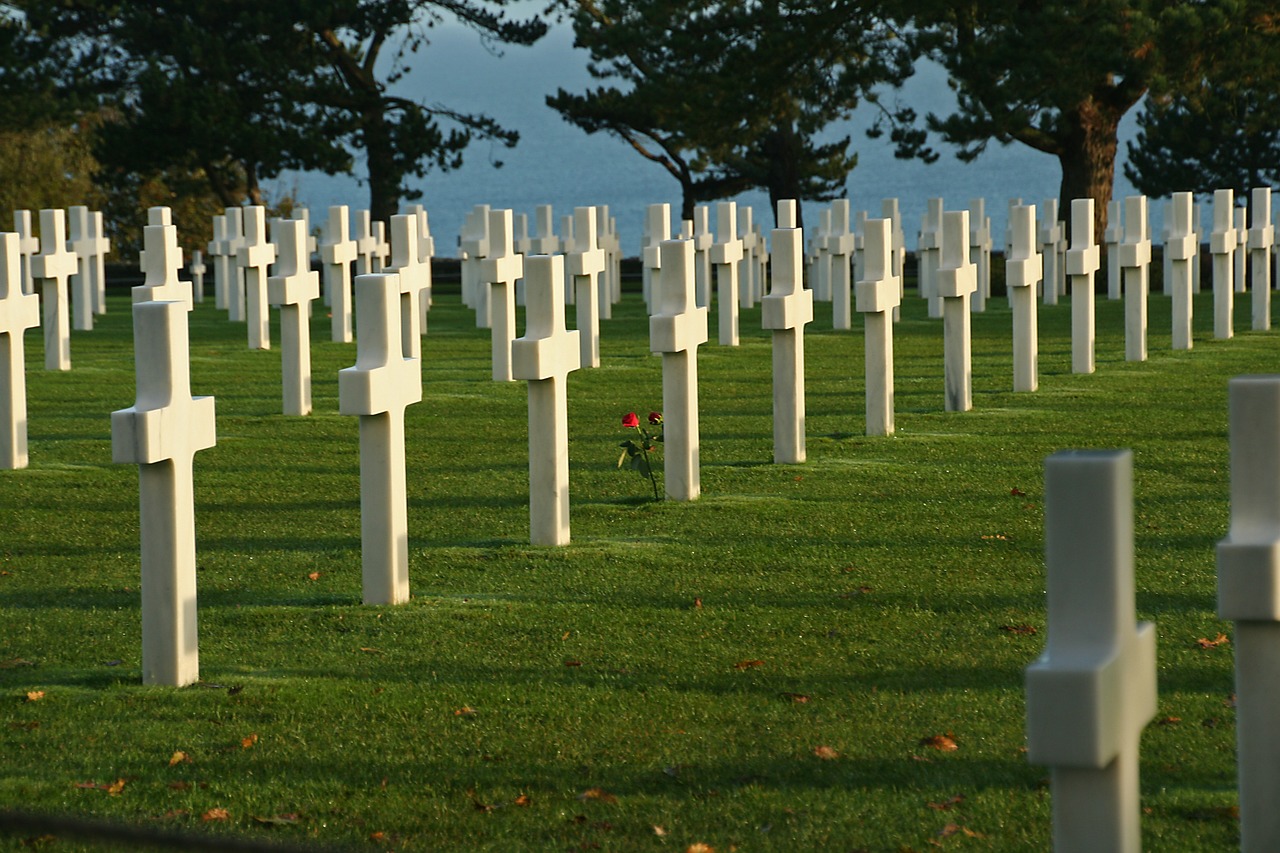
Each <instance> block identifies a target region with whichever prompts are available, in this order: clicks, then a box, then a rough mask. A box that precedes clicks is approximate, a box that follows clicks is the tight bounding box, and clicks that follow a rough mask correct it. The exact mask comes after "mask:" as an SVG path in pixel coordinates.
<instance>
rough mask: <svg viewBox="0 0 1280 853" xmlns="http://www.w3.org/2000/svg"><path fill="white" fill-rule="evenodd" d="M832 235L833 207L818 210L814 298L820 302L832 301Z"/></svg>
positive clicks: (814, 238) (814, 242)
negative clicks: (830, 242)
mask: <svg viewBox="0 0 1280 853" xmlns="http://www.w3.org/2000/svg"><path fill="white" fill-rule="evenodd" d="M830 236H831V208H829V207H824V208H822V209H821V210H819V211H818V228H817V231H816V232H815V233H814V235H813V247H814V260H813V283H812V285H811V286H812V287H813V298H814V300H816V301H818V302H830V301H831V252H830V251H829V250H828V249H827V240H828V238H830Z"/></svg>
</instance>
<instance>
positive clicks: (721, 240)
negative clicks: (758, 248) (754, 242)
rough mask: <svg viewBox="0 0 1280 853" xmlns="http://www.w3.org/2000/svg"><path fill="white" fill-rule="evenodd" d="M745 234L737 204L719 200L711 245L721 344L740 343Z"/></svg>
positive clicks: (733, 344)
mask: <svg viewBox="0 0 1280 853" xmlns="http://www.w3.org/2000/svg"><path fill="white" fill-rule="evenodd" d="M742 255H743V252H742V238H741V237H739V236H738V204H737V202H733V201H720V202H716V242H715V243H714V244H713V245H712V246H711V266H712V268H713V269H714V270H715V276H716V305H717V311H718V312H719V314H718V319H719V323H718V325H719V332H718V335H719V337H718V340H719V343H720V345H721V346H726V347H736V346H737V345H738V268H739V264H741V262H742Z"/></svg>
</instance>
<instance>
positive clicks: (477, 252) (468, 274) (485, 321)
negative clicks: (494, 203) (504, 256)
mask: <svg viewBox="0 0 1280 853" xmlns="http://www.w3.org/2000/svg"><path fill="white" fill-rule="evenodd" d="M462 251H463V253H464V254H463V259H462V300H463V304H464V305H466V306H467V307H468V308H471V309H472V310H473V311H475V312H476V328H477V329H487V328H489V286H488V285H487V284H486V283H485V282H484V274H483V268H484V262H485V259H486V258H488V257H489V251H490V240H489V205H487V204H478V205H476V206H475V207H473V208H472V209H471V212H470V213H469V214H467V217H466V219H465V220H464V221H463V225H462Z"/></svg>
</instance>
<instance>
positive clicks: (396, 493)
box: [338, 273, 422, 604]
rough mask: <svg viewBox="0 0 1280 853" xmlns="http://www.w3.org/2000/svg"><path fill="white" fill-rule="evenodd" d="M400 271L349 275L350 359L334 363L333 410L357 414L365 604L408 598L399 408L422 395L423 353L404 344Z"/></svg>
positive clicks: (406, 516) (405, 488)
mask: <svg viewBox="0 0 1280 853" xmlns="http://www.w3.org/2000/svg"><path fill="white" fill-rule="evenodd" d="M399 278H400V277H399V276H398V275H396V274H394V273H389V274H388V273H383V274H371V275H361V276H357V277H356V283H355V291H356V363H355V366H353V367H347V368H344V369H342V370H340V371H338V410H339V412H341V413H342V414H344V415H358V416H359V417H360V564H361V576H362V587H363V595H364V603H365V604H403V603H404V602H406V601H408V600H409V510H408V485H407V478H406V475H405V458H404V412H405V409H406V408H407V407H408V406H410V405H412V404H413V403H418V402H421V400H422V361H421V359H417V358H409V357H406V355H405V352H404V336H403V334H402V332H401V322H400V307H401V299H400V281H399ZM415 340H416V338H415Z"/></svg>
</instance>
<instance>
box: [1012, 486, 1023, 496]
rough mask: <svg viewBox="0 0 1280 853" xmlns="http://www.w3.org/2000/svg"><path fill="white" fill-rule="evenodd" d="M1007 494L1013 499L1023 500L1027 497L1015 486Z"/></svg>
mask: <svg viewBox="0 0 1280 853" xmlns="http://www.w3.org/2000/svg"><path fill="white" fill-rule="evenodd" d="M1009 494H1010V495H1011V496H1012V497H1015V498H1025V497H1026V496H1027V493H1026V492H1024V491H1022V489H1019V488H1018V487H1017V486H1014V487H1013V488H1012V489H1010V490H1009Z"/></svg>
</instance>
